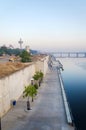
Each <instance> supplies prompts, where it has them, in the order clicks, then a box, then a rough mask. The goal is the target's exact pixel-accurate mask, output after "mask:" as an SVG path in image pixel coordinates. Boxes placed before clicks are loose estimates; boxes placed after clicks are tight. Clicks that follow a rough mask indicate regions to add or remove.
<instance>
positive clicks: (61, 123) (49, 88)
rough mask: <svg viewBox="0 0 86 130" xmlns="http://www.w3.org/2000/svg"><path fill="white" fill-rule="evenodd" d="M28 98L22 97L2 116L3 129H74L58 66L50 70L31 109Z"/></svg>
mask: <svg viewBox="0 0 86 130" xmlns="http://www.w3.org/2000/svg"><path fill="white" fill-rule="evenodd" d="M25 109H26V99H23V98H20V99H19V101H18V102H17V105H16V106H15V107H13V108H12V109H11V110H10V111H9V112H8V113H7V114H6V115H5V116H4V117H3V118H2V130H74V128H73V127H72V126H70V125H69V124H67V119H66V114H65V110H64V104H63V99H62V94H61V88H60V83H59V77H58V74H57V70H56V67H55V66H53V67H52V68H51V69H49V70H48V72H47V74H46V76H45V78H44V81H43V83H42V85H41V87H40V88H39V90H38V95H37V96H36V98H35V100H34V102H33V103H31V109H32V110H30V111H29V112H27V111H25Z"/></svg>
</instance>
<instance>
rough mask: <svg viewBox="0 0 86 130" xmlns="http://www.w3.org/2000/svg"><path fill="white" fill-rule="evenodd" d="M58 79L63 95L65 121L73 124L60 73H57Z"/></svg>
mask: <svg viewBox="0 0 86 130" xmlns="http://www.w3.org/2000/svg"><path fill="white" fill-rule="evenodd" d="M59 80H60V84H61V90H62V96H63V101H64V106H65V112H66V117H67V122H68V123H69V124H71V125H73V121H72V116H71V112H70V108H69V105H68V101H67V97H66V93H65V90H64V86H63V81H62V77H61V73H59Z"/></svg>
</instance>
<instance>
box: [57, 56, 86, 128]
mask: <svg viewBox="0 0 86 130" xmlns="http://www.w3.org/2000/svg"><path fill="white" fill-rule="evenodd" d="M59 60H60V62H61V63H62V64H63V67H64V71H63V72H62V78H63V82H64V88H65V91H66V94H67V98H68V101H69V104H70V107H71V111H72V114H73V117H74V122H75V125H76V127H77V130H86V59H85V58H74V59H72V58H71V59H66V58H63V59H59Z"/></svg>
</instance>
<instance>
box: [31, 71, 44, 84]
mask: <svg viewBox="0 0 86 130" xmlns="http://www.w3.org/2000/svg"><path fill="white" fill-rule="evenodd" d="M43 76H44V74H43V73H42V72H41V71H37V72H36V73H35V74H34V76H33V79H34V80H35V81H36V84H37V85H38V86H40V83H41V82H42V79H43Z"/></svg>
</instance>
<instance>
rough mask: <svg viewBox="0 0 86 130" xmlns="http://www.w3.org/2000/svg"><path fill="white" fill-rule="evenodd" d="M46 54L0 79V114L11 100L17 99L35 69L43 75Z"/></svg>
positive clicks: (6, 108)
mask: <svg viewBox="0 0 86 130" xmlns="http://www.w3.org/2000/svg"><path fill="white" fill-rule="evenodd" d="M48 58H49V57H48V56H46V57H45V58H43V59H41V60H40V61H37V62H35V63H33V64H32V65H30V66H28V67H25V68H23V69H21V70H19V71H17V72H15V73H13V74H11V75H9V76H6V77H4V78H1V79H0V115H1V116H3V115H4V114H5V113H6V112H7V111H8V110H9V109H10V108H11V101H12V100H18V98H19V97H20V96H21V95H22V93H23V90H24V87H25V85H28V84H30V83H31V78H32V76H33V75H34V73H35V72H36V71H40V70H41V71H42V72H43V73H44V75H45V74H46V72H47V68H48V64H47V62H48Z"/></svg>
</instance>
